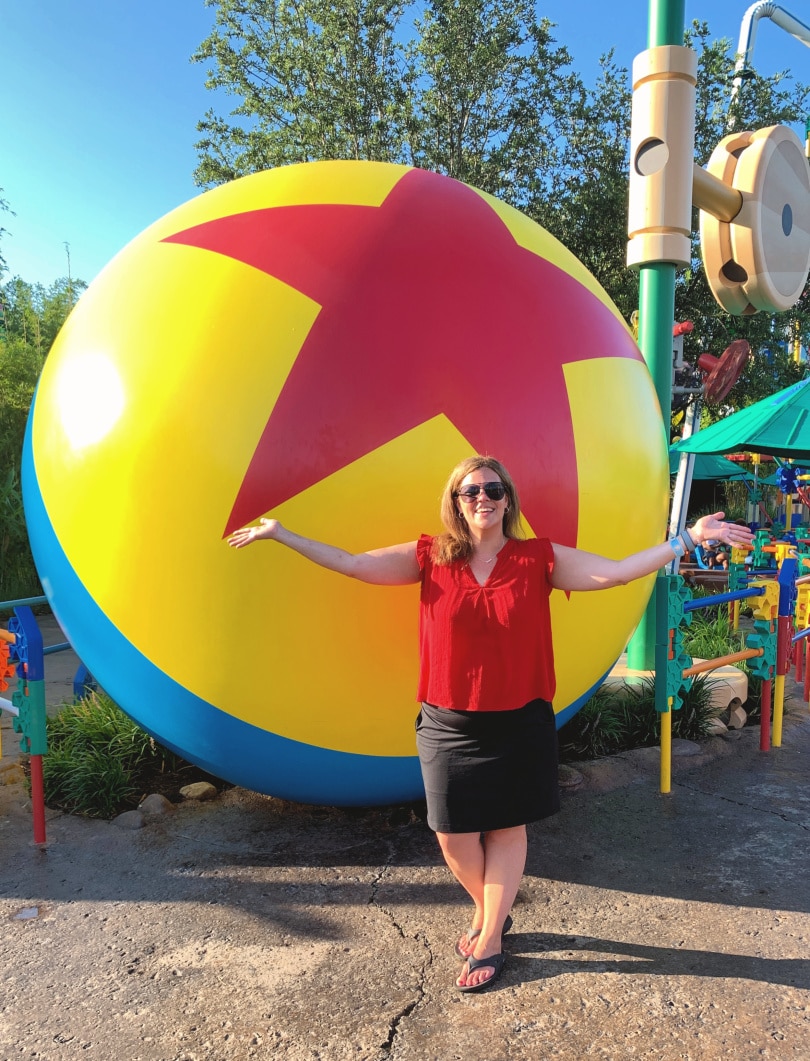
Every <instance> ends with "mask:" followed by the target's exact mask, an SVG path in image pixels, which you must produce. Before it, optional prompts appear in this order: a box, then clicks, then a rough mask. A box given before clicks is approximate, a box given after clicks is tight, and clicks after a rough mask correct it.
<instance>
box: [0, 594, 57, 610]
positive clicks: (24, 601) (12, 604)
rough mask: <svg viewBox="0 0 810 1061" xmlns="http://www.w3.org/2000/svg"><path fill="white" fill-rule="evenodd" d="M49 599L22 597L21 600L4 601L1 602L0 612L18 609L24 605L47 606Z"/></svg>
mask: <svg viewBox="0 0 810 1061" xmlns="http://www.w3.org/2000/svg"><path fill="white" fill-rule="evenodd" d="M47 603H48V598H47V597H20V599H19V600H4V601H0V611H5V610H6V609H7V608H18V607H20V606H21V605H23V604H47Z"/></svg>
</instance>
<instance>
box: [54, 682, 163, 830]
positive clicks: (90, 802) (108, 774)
mask: <svg viewBox="0 0 810 1061" xmlns="http://www.w3.org/2000/svg"><path fill="white" fill-rule="evenodd" d="M47 728H48V754H47V755H45V756H44V757H43V761H42V763H43V779H44V787H45V802H46V803H47V804H48V805H49V806H52V807H59V808H61V809H63V810H66V811H68V812H69V813H78V814H84V815H87V816H88V817H90V818H110V817H112V816H113V815H115V814H117V813H118V812H119V811H121V810H124V809H126V808H127V807H128V806H130V807H134V806H136V805H137V804H138V802H139V801H140V798H141V797H142V796H143V795H145V794H146V793H145V792H144V791H143V783H144V780H145V779H146V778H147V777H150V778H151V777H153V776H154V774H155V773H156V772H161V771H174V770H177V769H178V767H179V765H180V764H181V763H182V760H180V759H178V757H177V756H176V755H174V754H173V753H172V752H170V751H167V750H166V749H165V748H162V747H161V746H160V745H159V744H157V743H156V741H154V740H153V738H152V737H150V736H149V734H148V733H145V732H144V731H143V730H142V729H141V728H140V727H139V726H137V725H136V724H135V723H134V722H133V721H132V719H130V718H129V717H128V716H127V715H125V714H124V712H123V711H122V710H121V709H120V708H119V707H118V706H117V705H116V704H115V703H113V701H112V700H110V698H109V697H108V696H106V695H104V694H103V693H100V694H95V693H94V694H92V695H91V696H89V697H88V698H87V699H85V700H82V701H80V702H79V703H76V704H72V705H70V706H67V707H65V708H63V710H62V711H60V713H59V714H58V715H56V716H55V717H54V718H49V719H48V721H47Z"/></svg>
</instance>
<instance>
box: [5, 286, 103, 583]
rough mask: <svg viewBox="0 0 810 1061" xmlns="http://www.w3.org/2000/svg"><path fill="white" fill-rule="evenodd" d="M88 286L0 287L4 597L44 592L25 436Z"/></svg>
mask: <svg viewBox="0 0 810 1061" xmlns="http://www.w3.org/2000/svg"><path fill="white" fill-rule="evenodd" d="M85 286H86V285H85V284H84V283H83V282H82V281H77V280H70V279H69V278H64V279H62V280H57V281H56V282H55V283H53V284H51V285H50V287H48V288H45V287H44V286H43V285H42V284H28V283H26V282H25V281H24V280H22V279H20V277H14V278H13V279H12V280H10V281H9V282H8V283H6V284H4V285H2V287H0V303H2V305H3V321H4V328H3V329H2V330H0V455H1V456H0V600H11V599H16V598H17V597H25V596H30V595H38V593H39V592H40V588H39V582H38V579H37V575H36V571H35V570H34V563H33V559H32V557H31V553H30V549H29V546H28V536H27V533H26V529H25V517H24V513H23V505H22V495H21V491H20V459H21V454H22V447H23V438H24V436H25V425H26V422H27V420H28V412H29V409H30V407H31V400H32V398H33V395H34V389H35V387H36V384H37V380H38V379H39V375H40V372H41V371H42V366H43V364H44V363H45V358H46V357H47V354H48V351H49V350H50V348H51V345H52V344H53V341H54V339H55V338H56V335H57V332H58V331H59V329H60V328H61V326H62V324H63V323H64V322H65V320H66V318H67V316H68V314H69V312H70V310H71V309H72V308H73V305H74V304H75V302H76V299H77V297H78V295H79V293H80V292H81V291H82V290H83V289H84V287H85Z"/></svg>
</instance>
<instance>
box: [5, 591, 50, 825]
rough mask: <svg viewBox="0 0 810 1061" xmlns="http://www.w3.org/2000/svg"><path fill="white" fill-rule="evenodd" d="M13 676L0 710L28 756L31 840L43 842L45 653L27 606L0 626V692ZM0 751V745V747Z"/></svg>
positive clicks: (32, 616)
mask: <svg viewBox="0 0 810 1061" xmlns="http://www.w3.org/2000/svg"><path fill="white" fill-rule="evenodd" d="M15 676H16V678H17V688H16V690H15V691H14V692H13V693H12V696H11V699H10V700H8V699H6V698H5V697H3V696H0V711H6V712H8V713H9V714H11V715H13V716H14V718H13V726H14V730H15V732H17V733H19V734H20V736H21V740H20V747H21V749H22V751H23V752H25V753H26V754H27V755H28V756H29V764H30V771H31V775H30V777H31V803H32V807H33V815H34V843H36V844H44V843H45V797H44V790H43V780H42V756H43V755H44V754H45V753H46V752H47V750H48V734H47V730H46V725H45V654H44V649H43V646H42V635H41V633H40V630H39V626H38V625H37V621H36V618H35V617H34V613H33V612H32V611H31V609H30V607H28V606H27V605H19V606H16V607H14V614H13V615H12V616H11V618H10V619H9V621H8V628H7V629H4V628H3V627H0V692H6V691H7V689H8V688H9V681H8V680H9V679H10V678H14V677H15ZM0 753H2V747H0Z"/></svg>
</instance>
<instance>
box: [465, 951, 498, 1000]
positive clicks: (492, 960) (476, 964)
mask: <svg viewBox="0 0 810 1061" xmlns="http://www.w3.org/2000/svg"><path fill="white" fill-rule="evenodd" d="M505 962H506V955H505V954H503V953H501V954H490V956H489V957H488V958H468V959H467V972H468V973H471V972H472V971H473V969H481V968H486V967H487V966H489V968H491V969H492V970H493V972H492V976H490V978H489V980H482V981H481V983H480V984H472V985H470V986H469V987H468V986H467V985H466V984H465V985H464V987H462V986H461V985H460V984H456V987H457V988H458V989H459V991H464V992H465V993H466V994H472V993H473V991H483V990H484V989H485V988H487V987H489V985H490V984H494V983H495V981H496V980H497V979H498V977H499V976H500V975H501V973H502V972H503V967H504V964H505Z"/></svg>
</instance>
